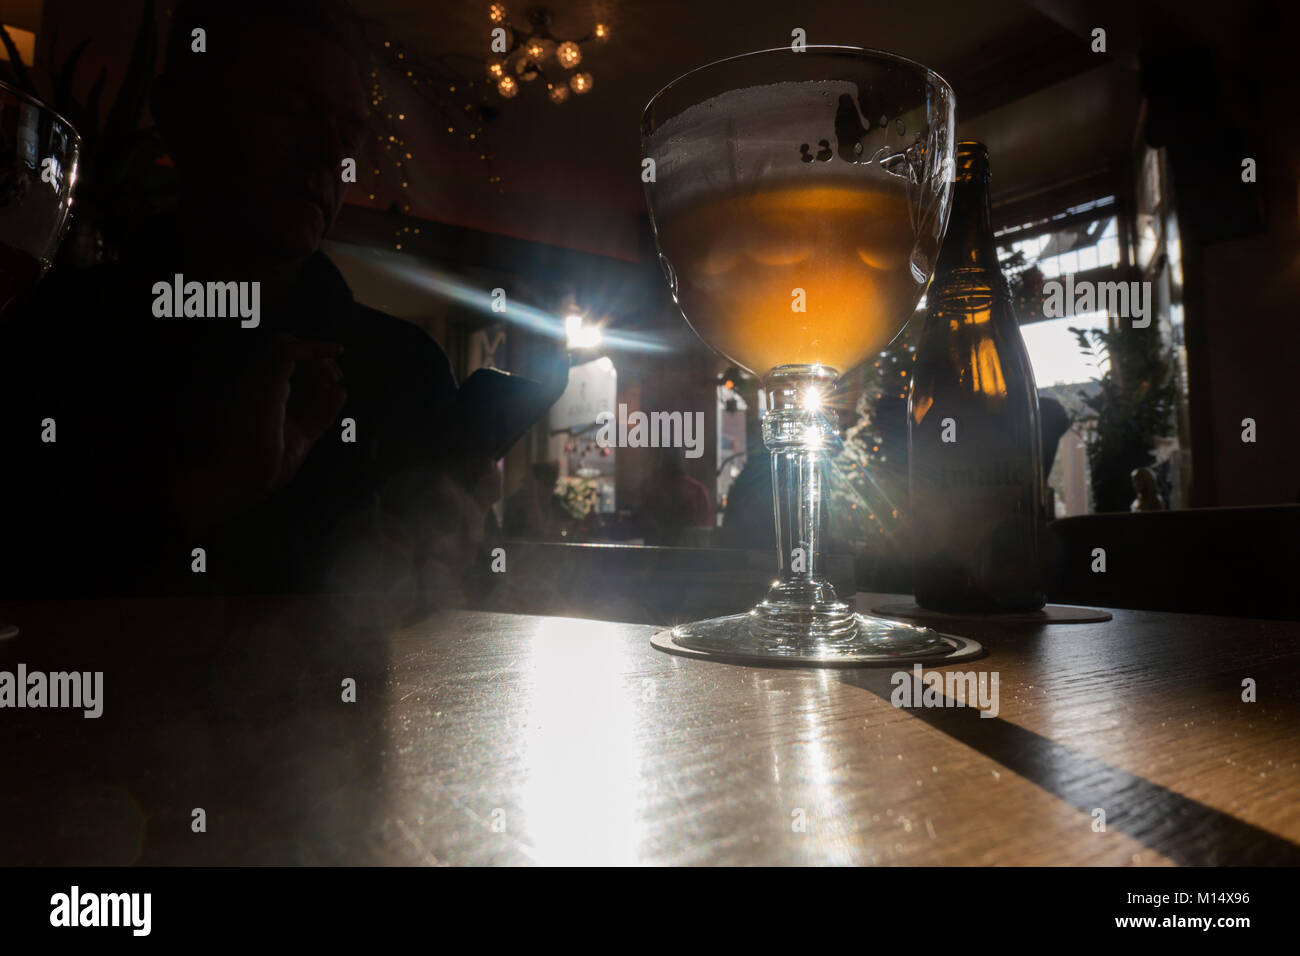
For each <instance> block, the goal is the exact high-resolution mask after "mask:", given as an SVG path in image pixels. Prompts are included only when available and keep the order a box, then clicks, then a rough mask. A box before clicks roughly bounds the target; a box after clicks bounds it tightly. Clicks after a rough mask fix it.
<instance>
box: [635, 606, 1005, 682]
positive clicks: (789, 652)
mask: <svg viewBox="0 0 1300 956" xmlns="http://www.w3.org/2000/svg"><path fill="white" fill-rule="evenodd" d="M810 623H811V622H805V623H804V625H803V626H799V625H798V624H796V623H795V622H790V621H782V622H775V621H772V620H771V619H770V618H767V617H765V616H764V615H763V614H762V605H760V606H759V607H758V608H756V609H755V610H753V611H750V612H748V613H746V614H731V615H728V616H727V617H715V618H712V619H710V620H707V621H697V622H696V623H694V624H682V625H679V626H677V627H672V628H668V629H667V630H663V631H659V632H658V633H656V634H655V635H654V636H653V637H651V638H650V643H651V644H652V645H653V646H654V647H656V648H658V649H659V650H661V651H667V652H668V653H670V654H680V655H683V656H685V657H696V658H700V659H703V660H714V661H724V662H727V663H733V664H757V665H761V666H764V667H783V666H784V667H871V666H886V665H899V664H911V663H936V664H939V663H943V664H947V663H955V662H957V661H964V660H969V659H970V658H973V657H978V656H979V655H981V654H982V653H983V652H984V648H983V647H982V646H981V645H980V644H979V643H978V642H976V641H972V640H970V639H969V638H966V637H956V636H953V635H950V634H940V633H939V632H938V631H935V630H933V629H931V628H928V627H917V626H916V625H913V624H904V623H903V622H901V621H889V620H885V619H883V618H874V617H866V616H864V615H862V614H852V613H850V614H848V615H846V616H845V617H839V616H837V620H836V621H835V625H834V626H833V627H828V628H827V627H819V626H817V624H816V623H811V626H809V624H810Z"/></svg>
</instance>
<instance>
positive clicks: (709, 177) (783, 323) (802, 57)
mask: <svg viewBox="0 0 1300 956" xmlns="http://www.w3.org/2000/svg"><path fill="white" fill-rule="evenodd" d="M954 121H955V101H954V98H953V93H952V90H951V89H950V88H949V86H948V84H947V83H946V82H944V80H943V79H942V78H940V77H939V76H938V75H937V74H935V73H934V72H933V71H931V70H928V69H926V68H925V67H924V66H921V65H920V64H919V63H914V62H912V61H911V60H907V59H904V58H902V57H898V56H893V55H891V54H888V53H879V52H875V51H871V50H863V49H859V48H856V47H843V46H807V47H804V48H802V49H799V50H795V49H792V48H782V49H776V50H766V51H763V52H759V53H750V54H746V55H744V56H738V57H732V58H730V59H726V60H721V61H718V62H716V63H712V64H710V65H708V66H704V67H701V68H699V69H697V70H694V71H692V72H690V73H687V74H686V75H685V76H683V77H681V78H680V79H678V80H676V81H674V82H673V83H671V84H669V85H668V86H667V87H665V88H664V89H663V90H661V91H660V92H659V93H657V94H656V95H655V96H654V98H653V99H652V100H651V101H650V103H649V105H648V106H647V107H646V109H645V114H644V116H643V118H642V125H641V141H642V149H643V154H642V155H643V157H644V158H645V159H644V160H643V170H644V171H645V172H643V176H642V179H643V180H646V186H645V189H646V198H647V202H648V205H649V209H650V219H651V224H652V226H653V229H654V233H655V240H656V242H657V244H658V248H659V261H660V264H661V266H662V268H663V271H664V274H665V277H666V278H667V280H668V284H669V286H670V288H671V290H672V294H673V299H674V301H675V302H676V303H677V305H678V306H679V307H680V309H681V311H682V314H683V315H684V317H685V318H686V321H687V322H688V323H689V324H690V326H691V328H692V329H694V330H695V332H696V334H698V335H699V337H700V338H701V339H702V340H703V341H704V342H705V343H706V344H708V345H710V346H711V347H713V348H714V349H715V350H716V351H718V352H720V353H721V354H722V355H724V356H725V357H726V358H728V359H730V360H731V361H733V362H735V363H736V364H737V365H739V366H741V367H743V368H745V369H748V370H749V371H750V372H752V373H754V374H756V375H758V376H760V377H761V380H762V383H763V388H764V391H765V393H766V405H767V408H766V415H765V416H764V418H763V439H764V443H765V444H766V445H767V447H768V449H769V451H770V452H771V460H772V479H773V492H774V494H773V497H774V504H775V510H776V526H777V546H778V549H779V553H778V558H777V560H778V568H779V572H778V579H777V580H776V581H775V583H774V584H773V585H772V587H771V589H770V590H769V592H768V594H767V596H766V598H765V599H764V600H763V601H762V602H760V603H759V604H758V606H757V607H755V608H753V609H752V610H751V611H749V612H747V613H744V614H733V615H729V616H726V617H721V618H715V619H712V620H707V621H700V622H696V623H693V624H684V625H680V626H677V627H673V628H671V629H669V630H666V631H663V632H661V633H659V634H656V635H655V637H654V639H653V643H654V644H655V646H656V647H659V648H661V649H663V650H668V651H671V652H675V653H681V654H686V655H688V656H690V655H695V656H706V657H716V658H721V659H733V660H739V661H742V662H756V663H772V664H783V663H784V664H801V665H813V666H836V665H853V664H873V663H891V662H899V661H926V660H941V659H948V660H951V659H957V658H959V657H967V656H971V655H972V654H973V653H976V652H978V650H979V645H977V644H974V642H970V641H964V640H963V639H960V638H951V637H948V636H946V635H940V634H938V633H936V632H935V631H933V630H931V629H929V628H923V627H915V626H913V625H910V624H904V623H901V622H895V621H885V620H881V619H877V618H870V617H866V616H864V615H861V614H858V613H856V612H855V611H854V609H853V607H852V605H851V604H849V603H848V602H846V601H843V600H841V599H840V598H839V597H838V596H837V595H836V593H835V590H834V588H833V587H832V586H831V584H830V583H829V582H828V581H827V580H825V578H824V577H822V574H821V556H820V554H819V547H820V545H821V540H820V538H821V533H820V532H821V527H822V522H823V520H824V519H825V517H826V516H825V515H824V513H823V509H824V500H823V497H824V494H823V476H822V468H823V466H824V463H825V451H826V449H827V446H828V444H829V443H831V442H833V441H835V440H837V439H838V428H837V425H836V424H835V422H834V416H833V414H828V413H829V412H830V409H829V407H828V405H827V403H828V401H829V399H830V393H831V390H832V388H833V387H834V385H835V383H836V380H837V379H838V378H839V376H840V375H841V374H842V373H844V372H846V371H848V370H849V369H850V368H852V367H853V366H855V365H858V364H859V363H861V362H862V361H864V360H865V359H866V358H868V357H869V356H871V355H872V354H873V353H878V352H879V351H880V350H881V349H883V348H884V347H885V346H886V345H888V344H889V342H890V341H891V340H892V339H893V338H894V337H895V336H896V335H897V334H898V332H899V331H900V330H901V329H902V328H903V326H904V325H905V324H906V322H907V319H908V318H909V316H911V314H912V312H913V311H914V310H915V308H916V305H917V303H918V302H919V301H920V298H921V295H922V294H923V293H924V291H925V288H926V285H927V283H928V282H929V281H930V277H931V274H932V272H933V270H934V265H935V260H936V257H937V254H938V250H939V246H940V243H941V241H942V238H943V233H944V228H945V226H946V224H947V219H948V212H949V204H950V201H951V197H952V189H953V185H952V184H953V159H954V141H953V135H954ZM645 160H650V161H652V162H646V161H645Z"/></svg>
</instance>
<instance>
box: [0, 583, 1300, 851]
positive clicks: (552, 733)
mask: <svg viewBox="0 0 1300 956" xmlns="http://www.w3.org/2000/svg"><path fill="white" fill-rule="evenodd" d="M890 599H893V600H898V599H901V598H899V597H898V596H889V595H874V596H869V595H859V603H860V606H863V607H865V606H867V605H868V604H870V603H872V602H873V601H874V602H879V601H882V600H890ZM400 605H401V602H400V601H394V600H384V601H374V602H361V601H342V600H339V599H328V598H310V599H308V598H303V599H239V600H215V599H214V600H175V601H166V602H82V603H77V602H72V603H62V604H56V603H53V602H47V603H39V604H8V605H5V606H4V607H0V618H3V617H6V616H8V617H10V618H12V619H15V620H16V621H17V622H18V623H19V624H21V625H22V626H23V628H24V630H23V633H22V635H20V636H19V637H18V638H15V639H13V640H10V641H4V642H0V669H10V670H12V669H13V668H14V667H15V664H16V662H18V661H23V662H25V663H26V664H27V666H28V667H29V668H31V669H39V668H44V669H47V670H56V669H88V668H90V667H92V666H93V667H102V669H103V670H104V672H105V677H104V681H105V711H104V716H103V717H102V718H100V719H98V720H87V719H84V718H82V717H81V715H80V713H69V712H66V711H49V710H46V711H33V710H21V711H19V710H0V722H3V729H4V733H3V744H2V745H0V746H2V747H3V752H0V759H3V761H4V763H3V766H4V768H5V782H4V785H3V788H2V789H3V794H2V795H0V862H6V863H14V862H21V863H29V862H46V863H131V862H148V863H297V862H306V863H330V864H334V863H378V864H407V863H420V864H437V863H449V864H529V863H537V864H582V863H592V864H595V863H612V864H619V863H653V864H692V863H703V864H720V863H743V864H756V863H757V864H766V863H770V864H785V863H792V864H804V863H829V864H845V863H878V864H1128V863H1139V864H1151V865H1164V864H1214V863H1231V864H1235V863H1287V864H1292V865H1294V864H1296V863H1298V862H1300V846H1298V845H1297V844H1300V801H1297V799H1296V796H1297V793H1300V788H1298V787H1297V784H1300V770H1298V769H1297V753H1296V747H1295V732H1296V728H1297V726H1298V723H1297V719H1296V718H1297V711H1298V710H1300V625H1297V624H1295V623H1283V622H1267V621H1257V620H1247V619H1232V618H1216V617H1201V616H1190V615H1174V614H1160V613H1152V612H1138V611H1123V610H1117V611H1115V617H1114V620H1113V621H1110V622H1107V623H1104V624H1086V625H1068V626H1053V627H1048V628H1034V627H1028V628H1025V627H1022V628H1019V629H1014V628H1009V627H1006V626H1001V627H994V626H982V627H976V628H973V629H970V628H961V629H958V628H949V629H950V630H953V631H956V632H958V633H964V634H968V635H969V636H973V637H975V638H976V639H978V640H980V641H981V642H983V643H984V645H985V646H986V648H987V649H988V655H987V656H986V657H985V658H983V659H981V660H978V661H974V662H970V663H968V664H965V665H956V666H955V668H954V669H960V670H984V671H989V672H997V673H998V675H999V688H1000V707H999V713H998V715H997V717H996V718H991V719H990V718H983V717H980V716H979V713H978V711H976V710H972V709H955V708H946V709H898V708H895V707H894V706H892V705H891V703H890V694H891V691H892V690H893V684H892V683H891V671H890V670H849V671H827V670H820V671H819V670H787V669H759V668H750V667H738V666H730V665H724V664H713V663H701V662H698V661H694V660H687V659H684V658H680V657H673V656H668V655H665V654H663V653H660V652H658V651H655V650H654V649H652V648H651V647H650V646H649V644H648V642H647V639H648V637H649V635H650V632H651V628H649V627H646V626H642V625H625V624H611V623H604V622H598V621H590V620H577V619H572V618H543V617H530V616H523V615H506V614H488V613H484V612H473V611H447V612H438V613H434V614H433V615H432V616H426V617H425V618H424V619H423V620H419V621H416V622H415V623H410V624H406V625H403V624H402V623H401V622H400V621H398V620H396V618H397V617H399V616H400V615H401V614H402V613H404V611H405V610H406V609H403V608H402V607H401V606H400ZM349 677H350V678H353V679H355V680H356V683H357V700H356V703H345V702H343V701H342V700H341V696H342V694H341V682H342V681H343V680H344V678H349ZM1246 678H1251V679H1253V680H1254V681H1255V682H1256V686H1257V690H1256V693H1257V695H1258V702H1257V703H1244V702H1243V701H1242V681H1243V680H1244V679H1246ZM195 808H202V809H203V810H204V811H205V814H206V832H203V833H196V832H193V827H192V822H193V820H194V814H193V811H194V809H195ZM1096 809H1101V810H1104V811H1105V832H1097V831H1096V830H1095V829H1094V822H1095V819H1096V816H1095V814H1094V811H1095V810H1096Z"/></svg>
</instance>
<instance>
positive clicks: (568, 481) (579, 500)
mask: <svg viewBox="0 0 1300 956" xmlns="http://www.w3.org/2000/svg"><path fill="white" fill-rule="evenodd" d="M559 496H560V504H562V505H563V506H564V510H565V511H567V512H568V513H569V514H571V515H572V516H573V517H575V518H578V519H581V518H585V517H587V515H589V514H591V512H592V511H594V510H595V508H596V502H597V500H598V497H599V494H598V489H597V487H596V482H595V481H593V480H592V479H590V478H564V479H562V480H561V482H560V488H559Z"/></svg>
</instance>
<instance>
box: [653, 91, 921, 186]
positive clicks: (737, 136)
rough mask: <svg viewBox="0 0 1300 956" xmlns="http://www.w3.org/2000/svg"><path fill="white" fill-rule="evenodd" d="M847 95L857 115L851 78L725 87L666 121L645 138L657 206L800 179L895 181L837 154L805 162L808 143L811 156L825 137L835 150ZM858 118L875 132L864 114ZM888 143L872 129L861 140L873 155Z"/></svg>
mask: <svg viewBox="0 0 1300 956" xmlns="http://www.w3.org/2000/svg"><path fill="white" fill-rule="evenodd" d="M846 94H847V95H848V96H849V97H850V98H851V99H852V100H853V102H854V104H855V111H856V103H857V96H858V88H857V86H856V84H854V83H851V82H849V81H847V80H808V81H801V82H784V83H772V84H768V85H765V86H751V87H746V88H745V89H740V90H728V91H727V92H725V93H721V94H719V95H718V96H715V97H713V98H711V99H708V100H705V101H703V102H701V103H697V104H695V105H694V106H691V107H689V108H688V109H685V110H683V111H682V112H681V113H678V114H677V115H676V116H673V117H671V118H669V119H668V120H666V121H665V122H664V123H663V124H662V125H661V126H660V127H659V128H658V129H657V130H655V131H654V133H653V134H652V135H651V136H650V137H649V138H648V139H647V141H646V148H647V155H648V156H651V157H653V159H654V161H655V179H656V182H655V185H654V186H653V187H652V189H651V192H652V195H653V197H654V204H655V206H656V208H657V209H658V210H659V211H667V210H671V209H672V208H673V207H674V206H676V205H678V204H679V203H682V202H685V201H688V200H698V199H699V198H700V197H702V196H706V195H713V194H717V193H727V192H734V191H745V190H747V189H752V188H755V187H757V186H758V185H759V184H760V183H763V184H770V183H773V182H778V181H789V180H791V179H795V178H797V177H802V178H810V176H811V177H813V178H815V179H816V181H817V183H819V184H826V185H830V184H831V183H834V182H842V181H852V182H856V183H858V184H861V182H862V180H863V178H864V177H871V178H872V179H875V180H877V181H889V180H893V179H895V177H893V176H890V175H889V174H888V173H887V172H885V171H884V170H882V169H881V168H880V167H879V166H878V165H876V164H874V163H871V164H866V163H862V164H854V163H847V162H844V161H843V160H841V159H840V158H839V157H838V155H836V156H835V157H834V158H833V159H832V160H831V161H830V162H816V163H808V162H805V161H804V160H803V158H802V156H801V153H800V146H801V145H802V144H804V143H806V144H808V147H809V151H810V152H811V153H813V154H816V153H817V152H818V151H819V150H820V149H821V148H822V147H821V146H820V142H821V141H822V140H825V141H826V142H827V143H828V144H829V146H830V149H831V150H832V151H838V143H837V141H836V138H835V114H836V112H837V110H838V109H839V101H840V97H841V96H843V95H846ZM859 121H860V122H861V123H862V125H863V126H864V127H874V123H873V122H868V121H867V120H866V119H864V118H862V117H859ZM887 139H890V137H889V135H888V130H880V129H876V128H872V129H871V132H869V133H868V134H867V135H866V136H864V137H863V140H864V143H863V145H864V150H863V154H864V155H865V156H871V155H872V154H873V153H874V152H875V150H876V149H877V148H878V147H879V146H882V145H884V144H885V142H886V140H887ZM876 140H879V142H875V141H876ZM892 145H896V146H898V148H899V149H900V150H901V149H902V148H904V147H905V145H906V144H905V141H903V140H902V139H901V138H899V137H892ZM810 167H815V169H814V168H810Z"/></svg>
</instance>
